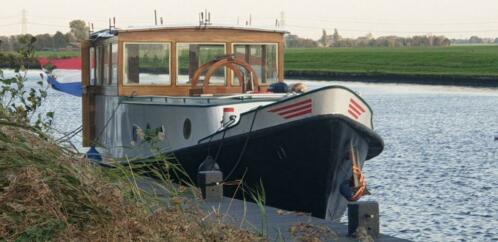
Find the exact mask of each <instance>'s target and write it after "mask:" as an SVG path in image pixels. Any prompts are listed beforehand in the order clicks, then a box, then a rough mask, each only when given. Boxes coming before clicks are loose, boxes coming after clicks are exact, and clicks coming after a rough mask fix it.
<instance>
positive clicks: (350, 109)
mask: <svg viewBox="0 0 498 242" xmlns="http://www.w3.org/2000/svg"><path fill="white" fill-rule="evenodd" d="M349 111H353V112H354V113H355V114H356V115H357V116H360V115H361V114H362V113H361V112H360V111H359V110H357V109H356V108H355V107H354V106H353V105H352V104H349Z"/></svg>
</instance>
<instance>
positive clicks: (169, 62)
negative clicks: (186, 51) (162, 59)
mask: <svg viewBox="0 0 498 242" xmlns="http://www.w3.org/2000/svg"><path fill="white" fill-rule="evenodd" d="M171 43H172V42H171V41H151V42H149V41H123V42H122V45H123V48H122V49H123V56H122V61H123V62H122V63H123V64H122V66H123V72H122V73H121V74H122V76H123V78H122V86H138V85H140V86H142V85H143V84H140V83H132V84H127V83H124V81H125V80H124V79H125V78H124V77H125V72H124V70H125V68H124V66H125V65H126V51H125V47H126V45H127V44H166V45H168V51H169V54H168V58H169V60H168V68H169V70H168V71H169V84H154V86H172V84H173V81H172V74H171V73H172V71H171V66H172V64H171V60H172V59H171V58H172V53H171V52H172V51H171V49H172V48H171V45H172V44H171ZM139 81H140V80H139Z"/></svg>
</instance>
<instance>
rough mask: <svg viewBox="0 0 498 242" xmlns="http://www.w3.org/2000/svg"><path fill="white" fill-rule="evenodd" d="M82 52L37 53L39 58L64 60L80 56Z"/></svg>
mask: <svg viewBox="0 0 498 242" xmlns="http://www.w3.org/2000/svg"><path fill="white" fill-rule="evenodd" d="M80 54H81V53H80V51H37V52H36V56H37V57H51V58H64V57H76V56H80Z"/></svg>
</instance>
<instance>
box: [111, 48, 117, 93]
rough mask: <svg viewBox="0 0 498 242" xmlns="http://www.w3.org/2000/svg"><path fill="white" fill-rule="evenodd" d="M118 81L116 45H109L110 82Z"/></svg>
mask: <svg viewBox="0 0 498 242" xmlns="http://www.w3.org/2000/svg"><path fill="white" fill-rule="evenodd" d="M116 83H118V45H117V44H112V45H111V84H116Z"/></svg>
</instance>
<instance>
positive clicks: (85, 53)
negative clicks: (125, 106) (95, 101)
mask: <svg viewBox="0 0 498 242" xmlns="http://www.w3.org/2000/svg"><path fill="white" fill-rule="evenodd" d="M90 44H91V43H90V41H88V40H87V41H82V42H81V84H82V87H81V88H82V91H83V95H82V98H81V101H82V103H81V106H82V112H83V113H82V115H81V117H82V119H83V120H82V122H83V146H90V145H91V140H92V137H91V128H90V126H91V124H90V119H91V114H90V112H91V107H90V106H91V105H90V93H89V87H90V69H91V66H90Z"/></svg>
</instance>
